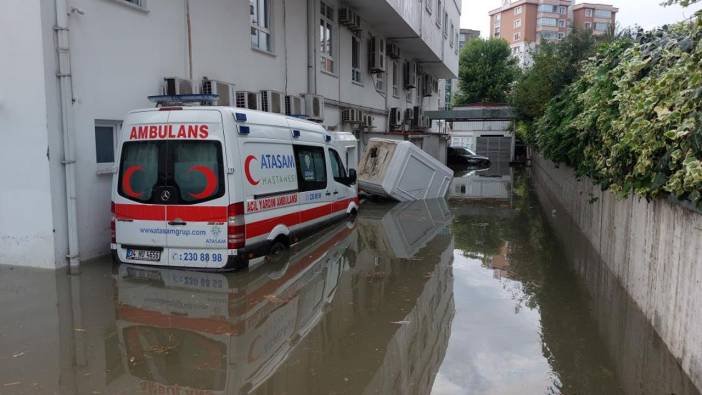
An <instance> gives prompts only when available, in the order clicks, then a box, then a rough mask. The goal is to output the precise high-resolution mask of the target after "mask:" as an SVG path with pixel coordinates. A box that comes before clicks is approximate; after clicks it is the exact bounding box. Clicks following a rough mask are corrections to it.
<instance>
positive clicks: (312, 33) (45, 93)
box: [0, 0, 461, 268]
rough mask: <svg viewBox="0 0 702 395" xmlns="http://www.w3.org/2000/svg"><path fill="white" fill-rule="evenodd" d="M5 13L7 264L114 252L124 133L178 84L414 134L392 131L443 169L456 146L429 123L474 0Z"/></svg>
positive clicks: (118, 6)
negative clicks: (427, 114) (464, 7)
mask: <svg viewBox="0 0 702 395" xmlns="http://www.w3.org/2000/svg"><path fill="white" fill-rule="evenodd" d="M5 7H6V9H8V10H10V9H11V10H12V12H6V13H3V14H2V16H0V37H2V38H3V40H2V41H1V42H0V49H1V50H2V53H3V54H4V56H3V61H2V62H0V135H2V138H3V140H4V141H3V143H2V144H0V181H2V184H3V188H2V189H1V190H0V264H16V265H27V266H36V267H44V268H57V267H61V266H63V265H65V264H66V263H68V262H71V263H72V264H73V263H77V262H79V261H80V260H81V259H82V260H85V259H89V258H92V257H96V256H99V255H103V254H106V253H108V252H109V241H110V188H111V177H112V173H113V168H114V161H115V157H114V152H115V151H114V148H115V135H116V133H117V131H118V129H119V128H120V125H121V122H122V119H123V117H124V116H125V114H126V113H127V112H128V111H130V110H132V109H136V108H144V107H151V106H153V105H154V104H153V103H151V102H149V101H148V100H147V97H148V96H151V95H159V94H162V93H163V92H164V79H166V78H169V79H170V81H172V82H177V84H174V85H172V86H170V87H166V88H167V89H169V90H176V91H180V92H181V93H183V92H188V91H193V92H198V91H199V90H200V89H201V88H202V82H203V80H205V78H207V79H209V80H212V81H221V82H223V84H221V85H219V88H218V90H221V93H222V94H221V95H220V101H222V103H220V104H229V105H234V104H236V105H239V106H246V107H251V108H257V109H262V110H268V111H277V112H284V113H287V114H290V115H294V116H302V117H305V118H308V119H311V120H315V121H317V122H320V123H321V124H322V125H324V126H325V127H326V128H327V129H328V130H330V131H353V132H355V133H356V134H357V135H358V136H359V137H360V138H361V140H365V139H367V138H368V136H370V135H377V134H385V133H387V132H389V131H395V132H396V131H402V132H403V133H402V134H401V133H392V134H391V135H392V136H399V138H405V136H407V134H409V133H411V134H412V138H413V141H414V142H416V143H417V144H418V145H421V146H423V148H424V149H425V150H427V151H430V153H433V154H434V155H435V156H439V157H440V156H441V155H442V152H441V144H442V142H443V144H444V145H445V144H446V142H445V140H446V139H445V137H444V136H439V135H438V134H437V133H435V132H437V128H436V127H434V128H432V127H431V125H428V124H427V121H426V118H424V117H423V116H422V115H421V114H422V111H424V110H433V109H437V107H438V102H439V98H438V96H439V95H438V79H441V78H455V76H456V75H457V72H458V28H457V27H456V26H458V22H459V20H460V13H461V0H421V1H417V0H392V1H390V0H387V1H384V0H348V1H345V2H341V1H337V0H321V1H320V0H280V1H279V0H275V1H273V0H70V1H69V0H41V1H23V0H8V2H6V4H5ZM369 48H371V49H369ZM175 85H177V88H176V87H175ZM176 93H177V92H176ZM398 114H403V115H406V116H398ZM388 135H390V134H388ZM443 155H444V156H445V150H444V152H443ZM69 245H70V248H69Z"/></svg>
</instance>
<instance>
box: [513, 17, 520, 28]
mask: <svg viewBox="0 0 702 395" xmlns="http://www.w3.org/2000/svg"><path fill="white" fill-rule="evenodd" d="M513 23H514V28H515V29H519V28H520V27H522V20H521V18H520V19H515V20H514V22H513Z"/></svg>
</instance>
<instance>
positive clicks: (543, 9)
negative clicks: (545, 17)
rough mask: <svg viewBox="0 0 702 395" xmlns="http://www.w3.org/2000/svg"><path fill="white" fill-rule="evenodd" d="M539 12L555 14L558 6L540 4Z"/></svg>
mask: <svg viewBox="0 0 702 395" xmlns="http://www.w3.org/2000/svg"><path fill="white" fill-rule="evenodd" d="M539 12H549V13H554V14H555V13H557V12H558V6H556V5H552V4H541V5H539Z"/></svg>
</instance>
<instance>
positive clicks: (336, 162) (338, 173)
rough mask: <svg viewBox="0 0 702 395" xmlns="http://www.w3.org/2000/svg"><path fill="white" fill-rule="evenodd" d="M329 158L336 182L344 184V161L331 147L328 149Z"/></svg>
mask: <svg viewBox="0 0 702 395" xmlns="http://www.w3.org/2000/svg"><path fill="white" fill-rule="evenodd" d="M329 159H330V162H331V169H332V177H334V180H335V181H337V182H340V183H342V184H345V183H346V182H347V181H346V169H345V168H344V162H342V161H341V157H340V156H339V153H338V152H336V151H335V150H333V149H329Z"/></svg>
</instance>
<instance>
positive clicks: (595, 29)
mask: <svg viewBox="0 0 702 395" xmlns="http://www.w3.org/2000/svg"><path fill="white" fill-rule="evenodd" d="M571 8H572V13H573V27H574V28H576V29H587V30H592V34H594V35H597V36H601V35H604V34H608V33H610V32H612V31H613V29H614V28H615V27H616V25H617V12H619V9H618V8H616V7H613V6H611V5H608V4H593V3H581V4H576V5H574V6H573V7H571Z"/></svg>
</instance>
